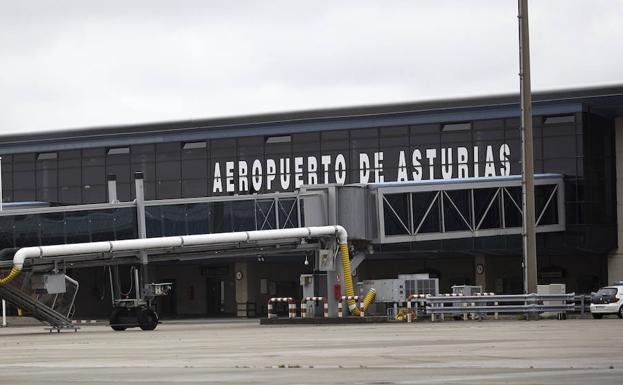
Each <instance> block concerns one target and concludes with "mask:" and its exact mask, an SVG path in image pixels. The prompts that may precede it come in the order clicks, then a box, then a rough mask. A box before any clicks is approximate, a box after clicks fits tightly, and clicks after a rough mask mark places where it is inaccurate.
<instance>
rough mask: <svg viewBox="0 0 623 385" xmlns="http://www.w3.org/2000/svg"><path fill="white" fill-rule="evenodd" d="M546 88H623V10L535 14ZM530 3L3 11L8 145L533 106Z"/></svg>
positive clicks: (617, 1) (0, 110)
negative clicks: (192, 127) (61, 133)
mask: <svg viewBox="0 0 623 385" xmlns="http://www.w3.org/2000/svg"><path fill="white" fill-rule="evenodd" d="M530 34H531V36H530V43H531V54H532V87H533V90H545V89H560V88H570V87H584V86H591V85H600V84H614V83H623V0H538V1H535V0H532V1H530ZM517 39H518V27H517V0H470V1H466V0H405V1H387V0H385V1H380V0H379V1H367V0H356V1H336V0H327V1H324V0H315V1H296V0H283V1H269V0H262V1H259V0H256V1H243V0H224V1H206V0H204V1H199V0H197V1H182V0H177V1H168V0H167V1H165V0H162V1H160V0H148V1H130V0H122V1H115V0H106V1H94V0H91V1H85V0H76V1H52V0H50V1H47V0H37V1H27V0H19V1H18V0H0V134H2V133H12V132H35V131H43V130H54V129H61V128H78V127H90V126H101V125H110V124H127V123H138V122H154V121H163V120H185V119H197V118H207V117H216V116H231V115H243V114H249V113H257V112H269V111H288V110H300V109H312V108H320V107H334V106H350V105H361V104H380V103H391V102H405V101H415V100H428V99H439V98H450V97H457V96H467V95H487V94H493V93H508V92H517V91H518V87H519V80H518V76H517V73H518V66H519V64H518V49H517V45H518V43H517Z"/></svg>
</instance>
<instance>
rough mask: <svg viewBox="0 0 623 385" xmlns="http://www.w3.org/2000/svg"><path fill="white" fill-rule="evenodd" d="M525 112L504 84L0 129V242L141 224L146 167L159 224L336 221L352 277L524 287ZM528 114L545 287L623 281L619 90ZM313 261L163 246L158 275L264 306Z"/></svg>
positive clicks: (175, 299)
mask: <svg viewBox="0 0 623 385" xmlns="http://www.w3.org/2000/svg"><path fill="white" fill-rule="evenodd" d="M519 114H520V109H519V97H518V95H507V96H489V97H478V98H469V99H453V100H439V101H431V102H416V103H404V104H393V105H380V106H364V107H352V108H337V109H326V110H313V111H302V112H287V113H274V114H263V115H254V116H242V117H232V118H222V119H206V120H193V121H179V122H164V123H154V124H141V125H128V126H116V127H103V128H87V129H77V130H66V131H56V132H48V133H38V134H18V135H9V136H3V137H0V157H1V168H2V174H1V176H2V202H3V210H2V211H0V250H15V248H19V247H25V246H41V245H54V244H64V243H76V242H96V241H108V240H120V239H132V238H137V237H139V230H138V226H139V222H140V220H139V218H137V215H142V214H140V212H139V214H137V209H136V202H135V198H136V191H135V186H136V184H135V177H138V178H142V181H143V186H144V199H145V207H144V222H145V226H146V228H145V230H146V236H147V237H162V236H173V235H191V234H204V233H220V232H231V231H250V230H266V229H281V228H293V227H301V226H317V225H334V224H340V225H343V226H344V227H346V229H347V230H348V231H349V233H350V238H351V239H352V242H351V243H352V248H353V251H354V253H355V255H357V258H358V259H359V260H358V262H359V265H358V267H357V269H356V279H357V280H367V279H382V278H394V277H396V276H397V275H399V274H413V273H428V274H429V275H430V276H432V277H436V278H439V284H440V290H441V292H448V291H449V290H450V287H451V286H452V285H461V284H477V285H482V286H483V288H485V290H486V291H490V292H496V293H520V292H522V290H523V279H522V276H523V270H522V250H521V234H520V233H521V210H520V207H521V177H520V169H521V164H520V159H521V143H520V131H519V126H520V120H519ZM533 115H534V116H533V125H534V165H535V175H536V176H535V183H536V191H535V197H536V206H537V207H536V218H537V233H538V235H537V253H538V280H539V283H564V284H566V286H567V291H569V292H573V291H574V292H577V293H588V292H590V291H593V290H596V289H597V288H599V287H600V286H603V285H605V284H607V283H611V281H613V280H619V279H621V280H623V255H621V254H620V253H623V251H621V252H620V251H619V243H620V242H621V241H622V239H623V236H621V235H619V233H618V230H617V228H618V226H617V225H618V221H621V220H622V219H623V212H621V213H618V212H617V207H618V205H617V201H619V202H621V201H622V200H623V198H620V197H623V182H620V181H622V180H623V166H622V164H621V163H620V162H622V159H623V86H612V87H600V88H587V89H576V90H561V91H552V92H543V93H536V94H535V95H534V97H533ZM619 175H620V176H619ZM113 180H114V183H112V181H113ZM0 253H1V252H0ZM170 253H175V250H171V251H170ZM0 255H1V254H0ZM309 258H313V256H312V255H309V254H307V253H305V252H300V253H293V254H291V255H283V254H278V253H275V254H273V253H271V250H266V251H264V252H261V253H258V252H257V251H255V252H254V253H249V254H244V253H240V254H238V255H235V254H232V255H227V256H224V255H220V256H216V255H208V254H206V255H201V253H198V254H197V255H195V256H194V258H185V259H184V260H183V261H182V260H180V261H176V260H174V259H171V258H169V259H167V260H163V261H162V262H158V263H155V264H153V265H152V266H151V267H150V268H151V269H152V271H151V274H152V276H153V277H154V279H155V280H160V281H167V282H173V283H174V292H173V293H172V295H170V296H169V297H166V298H163V299H162V301H161V303H159V304H158V311H159V312H160V313H161V314H162V315H164V316H171V317H174V316H218V315H223V316H224V315H236V314H237V315H240V316H254V315H261V314H265V313H266V301H267V300H268V298H269V297H275V296H292V297H299V298H300V291H301V287H300V283H299V277H300V275H301V274H311V273H313V272H314V263H305V262H306V261H307V260H308V259H309ZM68 268H69V270H68V271H71V266H69V267H68ZM121 269H126V267H124V266H121ZM70 275H71V276H73V277H77V278H79V281H80V285H81V286H80V292H79V294H78V300H77V307H76V311H77V314H78V315H85V316H97V315H107V314H108V313H109V312H110V293H109V290H108V277H107V274H106V270H105V269H102V268H101V267H92V268H84V269H80V270H76V271H74V272H72V273H71V274H70ZM125 290H128V288H127V287H126V288H125Z"/></svg>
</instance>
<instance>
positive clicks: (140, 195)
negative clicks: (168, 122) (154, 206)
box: [134, 172, 149, 298]
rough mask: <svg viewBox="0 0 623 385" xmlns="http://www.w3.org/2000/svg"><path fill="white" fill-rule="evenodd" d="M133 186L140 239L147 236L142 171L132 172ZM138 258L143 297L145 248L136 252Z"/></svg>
mask: <svg viewBox="0 0 623 385" xmlns="http://www.w3.org/2000/svg"><path fill="white" fill-rule="evenodd" d="M134 187H135V190H136V191H135V192H136V222H137V227H138V229H137V230H138V237H139V238H141V239H144V238H147V226H146V222H145V191H144V189H143V187H144V185H143V173H142V172H135V173H134ZM138 258H139V260H140V263H141V289H140V290H137V293H139V295H140V297H141V298H143V290H144V289H145V285H147V284H148V283H149V270H148V269H149V267H148V263H149V261H148V256H147V252H146V251H145V250H141V251H140V252H139V254H138ZM137 284H138V282H137Z"/></svg>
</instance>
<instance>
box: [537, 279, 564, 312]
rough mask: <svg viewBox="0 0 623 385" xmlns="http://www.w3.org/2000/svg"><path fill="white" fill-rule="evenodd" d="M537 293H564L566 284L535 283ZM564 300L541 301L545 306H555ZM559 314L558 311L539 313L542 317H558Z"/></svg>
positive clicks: (561, 303)
mask: <svg viewBox="0 0 623 385" xmlns="http://www.w3.org/2000/svg"><path fill="white" fill-rule="evenodd" d="M536 292H537V294H566V293H567V285H565V284H564V283H551V284H549V285H537V287H536ZM565 304H566V303H565V302H564V301H543V305H546V306H557V305H565ZM560 316H561V315H560V314H558V313H552V312H545V313H542V314H541V317H544V318H553V317H560Z"/></svg>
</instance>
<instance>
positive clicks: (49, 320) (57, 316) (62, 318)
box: [0, 273, 78, 331]
mask: <svg viewBox="0 0 623 385" xmlns="http://www.w3.org/2000/svg"><path fill="white" fill-rule="evenodd" d="M20 276H21V277H18V278H16V279H15V280H14V281H12V282H10V283H9V284H7V285H0V298H4V299H5V300H7V301H8V302H9V303H11V304H13V305H14V306H16V307H18V308H20V309H22V310H24V311H25V312H26V313H27V314H29V315H30V316H32V317H34V318H36V319H38V320H39V321H42V322H44V323H46V324H48V325H50V331H52V330H57V331H60V330H61V329H73V330H76V329H77V328H76V327H75V326H74V325H73V324H72V322H71V319H70V318H69V316H70V315H71V313H72V312H73V302H74V299H75V295H76V293H77V290H78V286H77V285H73V283H74V282H75V281H74V280H72V279H71V278H69V277H67V278H68V280H69V282H70V283H72V285H71V286H70V287H71V290H68V292H67V293H65V295H38V294H36V293H34V292H32V291H31V292H30V293H29V292H28V291H30V290H28V291H27V290H24V289H23V288H24V287H29V285H24V283H25V282H28V281H29V279H30V274H29V273H23V274H20Z"/></svg>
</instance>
